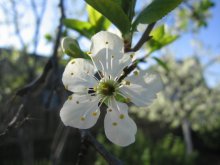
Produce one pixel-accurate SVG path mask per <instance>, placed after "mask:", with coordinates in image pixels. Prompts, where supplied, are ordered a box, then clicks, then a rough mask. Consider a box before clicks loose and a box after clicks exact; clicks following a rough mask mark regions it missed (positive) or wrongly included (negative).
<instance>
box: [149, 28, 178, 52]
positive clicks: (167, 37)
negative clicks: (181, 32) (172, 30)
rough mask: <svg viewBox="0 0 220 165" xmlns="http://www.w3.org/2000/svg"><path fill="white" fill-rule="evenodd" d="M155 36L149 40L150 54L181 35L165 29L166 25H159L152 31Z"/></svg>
mask: <svg viewBox="0 0 220 165" xmlns="http://www.w3.org/2000/svg"><path fill="white" fill-rule="evenodd" d="M151 36H152V37H153V38H152V39H151V40H149V41H148V42H147V48H148V50H149V53H148V54H151V53H153V52H154V51H156V50H159V49H161V48H163V47H165V46H167V45H169V44H170V43H172V42H174V41H175V40H176V39H177V38H178V37H179V36H178V35H172V34H169V33H168V32H166V31H165V28H164V25H162V26H159V27H157V28H156V29H154V30H153V31H152V32H151Z"/></svg>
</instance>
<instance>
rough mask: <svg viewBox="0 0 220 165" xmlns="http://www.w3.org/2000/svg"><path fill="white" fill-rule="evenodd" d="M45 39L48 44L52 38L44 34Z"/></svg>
mask: <svg viewBox="0 0 220 165" xmlns="http://www.w3.org/2000/svg"><path fill="white" fill-rule="evenodd" d="M44 37H45V39H46V40H47V41H48V42H49V41H52V39H53V37H52V36H51V34H48V33H47V34H45V35H44Z"/></svg>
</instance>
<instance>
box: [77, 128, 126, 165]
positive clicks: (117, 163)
mask: <svg viewBox="0 0 220 165" xmlns="http://www.w3.org/2000/svg"><path fill="white" fill-rule="evenodd" d="M80 133H81V137H82V138H84V139H85V142H87V143H88V144H90V145H91V146H92V147H93V148H94V149H95V150H96V151H97V152H98V153H99V154H100V155H102V157H103V158H104V159H105V160H106V161H107V162H108V164H110V165H122V164H123V163H122V161H121V160H119V159H118V158H116V157H114V156H113V155H112V154H111V153H109V152H108V151H107V150H106V149H105V148H104V146H103V145H102V144H100V143H99V142H98V141H97V140H96V139H95V138H94V137H93V136H92V135H91V133H90V132H89V131H88V130H80Z"/></svg>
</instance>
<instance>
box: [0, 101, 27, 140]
mask: <svg viewBox="0 0 220 165" xmlns="http://www.w3.org/2000/svg"><path fill="white" fill-rule="evenodd" d="M23 108H24V105H23V104H21V105H20V106H19V108H18V111H17V113H16V114H15V116H14V117H13V118H12V120H11V121H10V122H9V123H8V125H7V127H6V128H5V130H4V131H2V132H1V133H0V137H1V136H4V135H6V134H7V132H8V131H10V130H12V129H13V128H17V127H18V123H19V122H18V119H19V117H20V115H21V111H22V110H23ZM22 124H23V121H22ZM22 124H19V125H22Z"/></svg>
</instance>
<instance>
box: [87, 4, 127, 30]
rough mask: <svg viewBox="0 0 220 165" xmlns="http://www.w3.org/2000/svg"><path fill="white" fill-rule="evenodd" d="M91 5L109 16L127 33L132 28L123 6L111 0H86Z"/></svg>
mask: <svg viewBox="0 0 220 165" xmlns="http://www.w3.org/2000/svg"><path fill="white" fill-rule="evenodd" d="M85 1H86V2H87V3H88V4H89V5H90V6H92V7H93V8H94V9H96V10H97V11H99V12H100V13H102V14H103V15H104V16H105V17H106V18H108V19H109V20H110V21H111V22H112V23H113V24H114V25H115V26H116V27H117V28H118V29H119V30H120V31H121V32H122V34H126V33H128V32H129V30H130V27H131V25H130V21H129V19H128V17H127V15H126V14H125V13H124V11H123V10H122V8H121V7H120V6H119V5H118V4H117V3H116V2H115V1H111V0H108V1H107V0H85Z"/></svg>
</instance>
